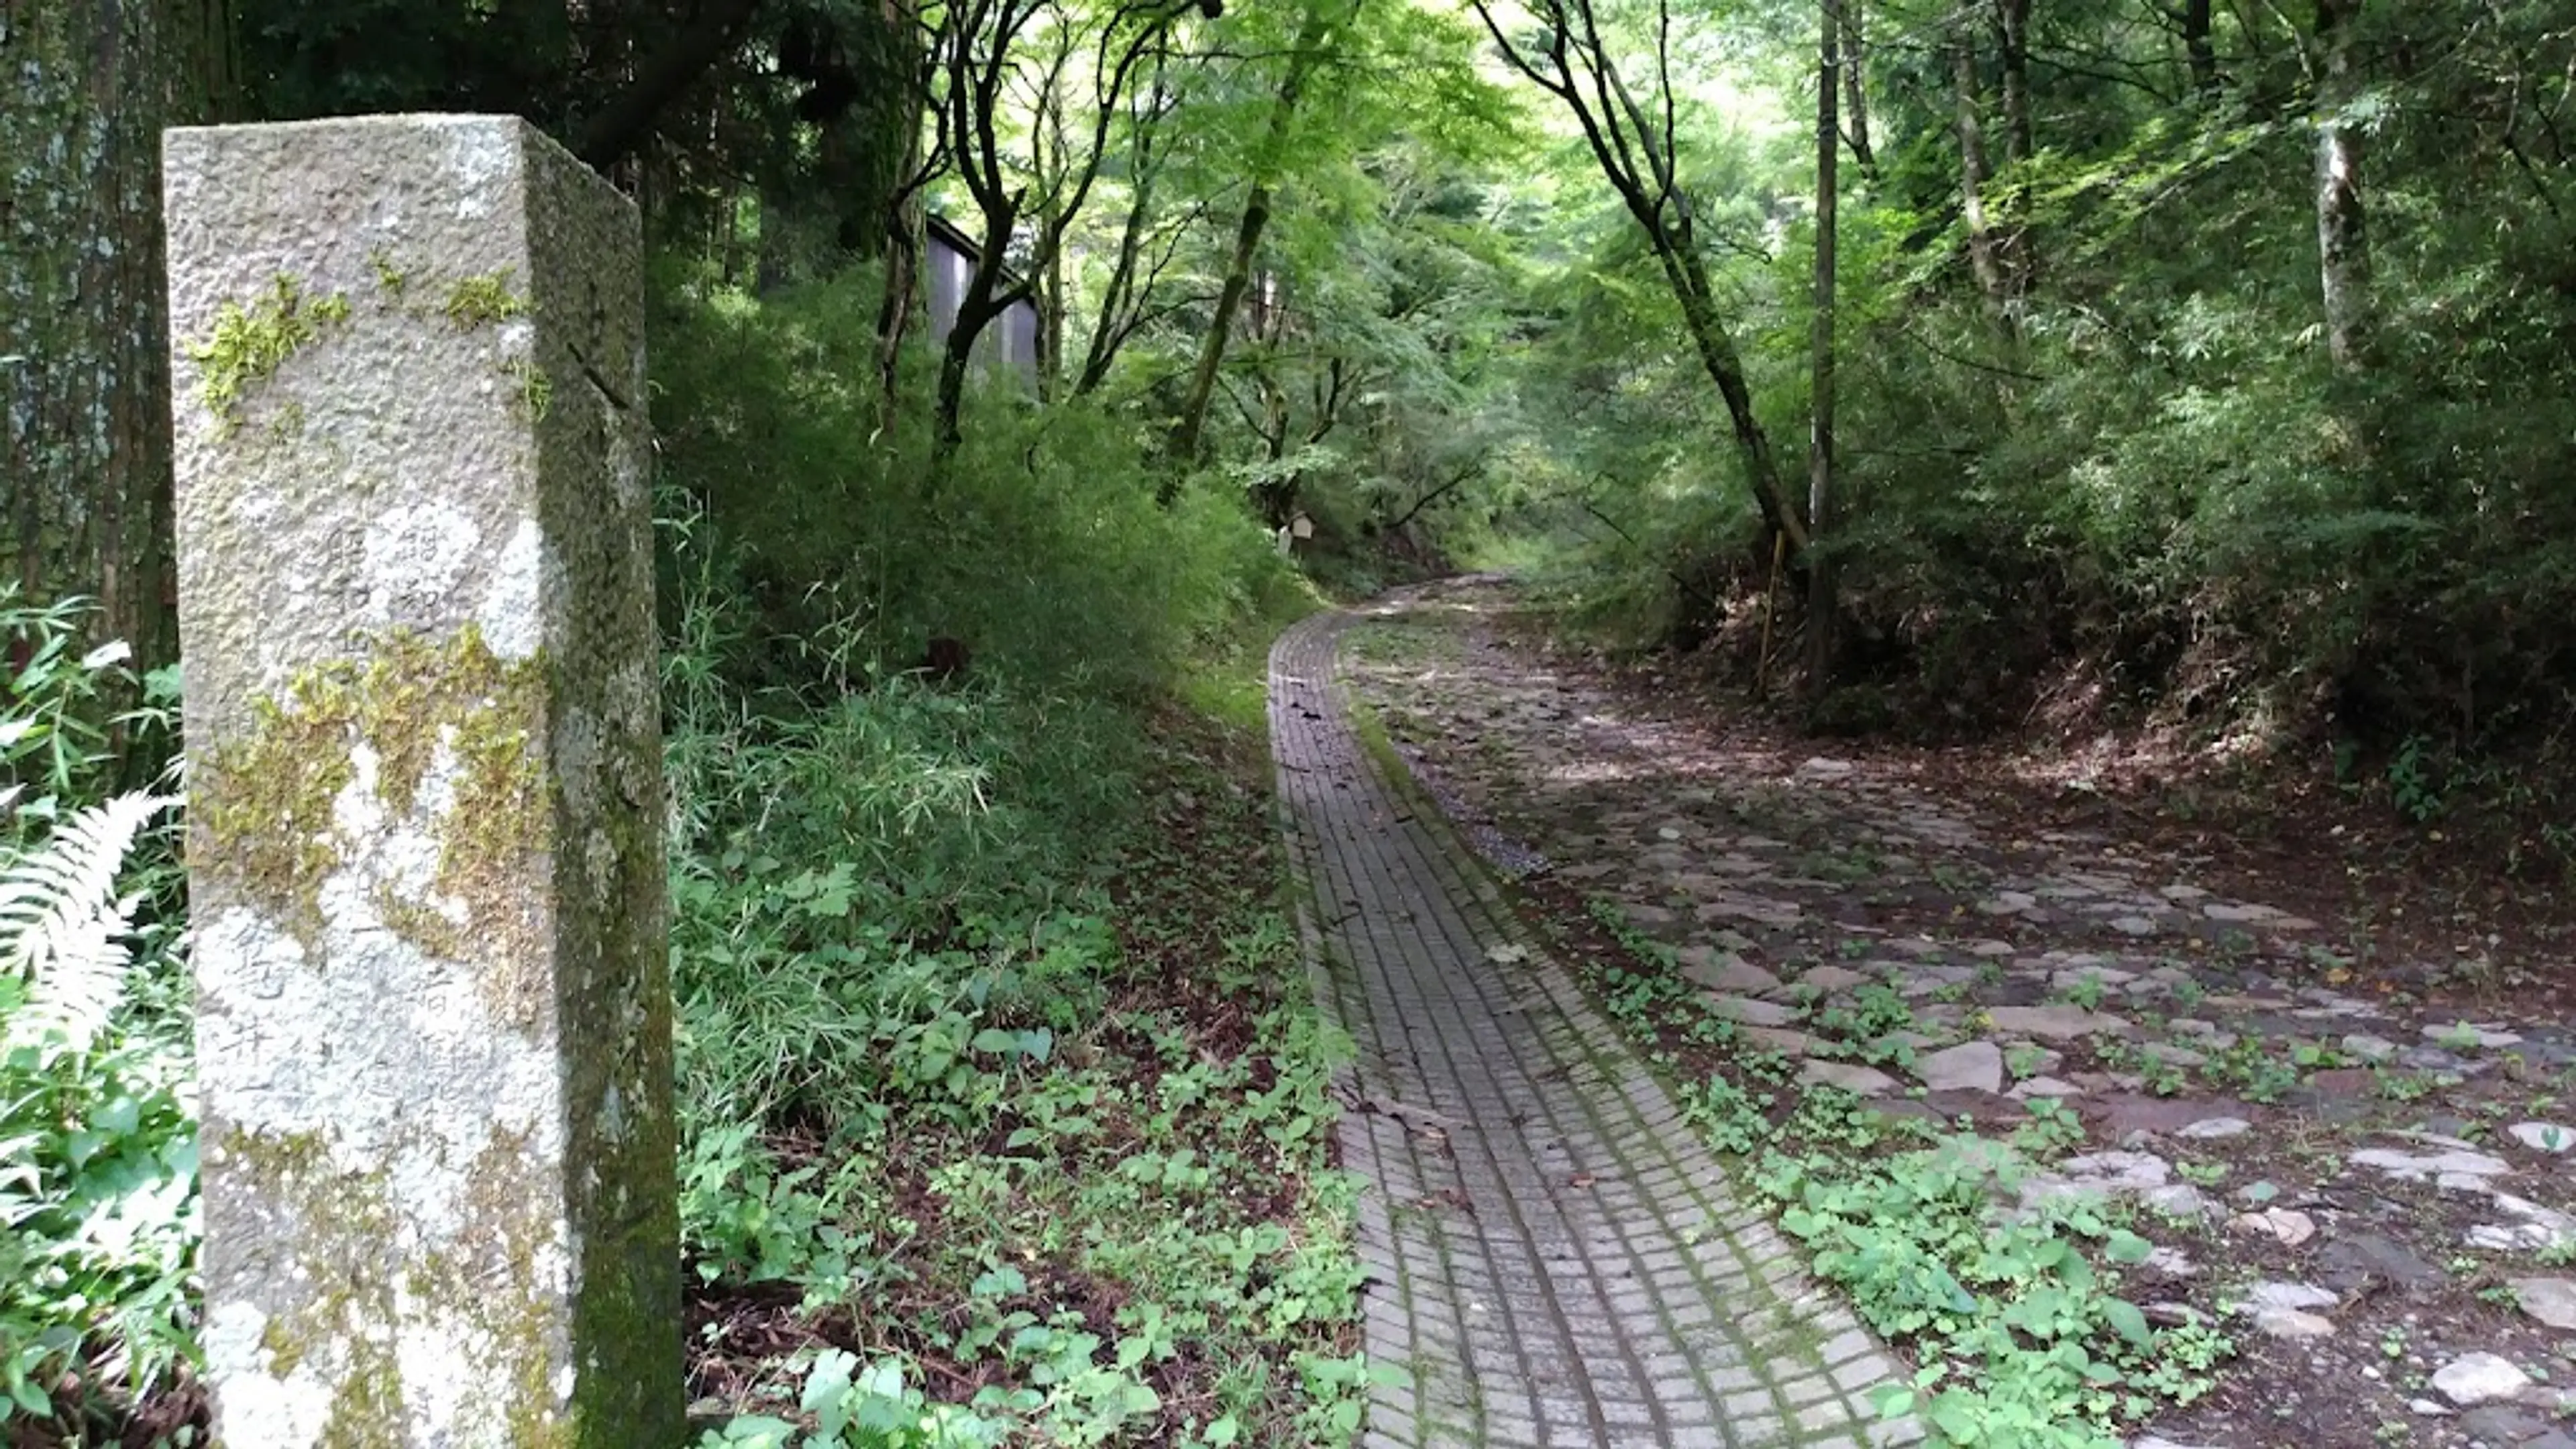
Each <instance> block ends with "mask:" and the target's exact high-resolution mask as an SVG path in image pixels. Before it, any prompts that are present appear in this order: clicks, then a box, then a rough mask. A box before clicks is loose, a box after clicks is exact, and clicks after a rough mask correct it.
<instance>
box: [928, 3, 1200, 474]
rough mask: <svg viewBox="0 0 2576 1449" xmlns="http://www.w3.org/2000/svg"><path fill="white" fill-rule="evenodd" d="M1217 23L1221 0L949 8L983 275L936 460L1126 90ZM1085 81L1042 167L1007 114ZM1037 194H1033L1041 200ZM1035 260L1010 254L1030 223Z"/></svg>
mask: <svg viewBox="0 0 2576 1449" xmlns="http://www.w3.org/2000/svg"><path fill="white" fill-rule="evenodd" d="M1202 9H1204V11H1205V13H1209V14H1214V13H1216V12H1217V11H1219V10H1221V9H1222V6H1221V5H1220V4H1218V3H1216V0H1117V3H1115V4H1112V5H1110V6H1107V7H1106V8H1102V9H1097V10H1094V9H1087V8H1083V7H1080V6H1077V5H1075V4H1073V3H1071V0H948V3H947V4H946V5H944V6H943V7H942V8H941V10H940V12H939V17H938V20H937V23H936V27H935V29H934V30H933V32H932V38H931V42H930V47H929V48H930V51H931V54H932V55H933V56H934V57H935V63H934V66H933V75H934V78H935V80H934V84H935V87H936V91H937V94H936V97H935V101H934V104H933V106H932V108H931V109H932V113H933V114H934V115H935V116H937V118H938V121H939V126H940V135H941V138H942V149H943V150H944V152H945V153H946V155H947V156H948V157H949V159H950V161H951V163H952V164H953V165H954V166H955V168H956V174H957V179H958V181H959V182H960V183H961V184H962V185H963V186H964V187H965V189H966V193H967V195H968V196H969V197H971V198H972V199H973V200H974V203H975V208H976V211H977V212H978V213H979V214H980V216H981V218H982V221H983V234H982V236H981V237H980V238H979V245H978V246H977V249H976V257H975V268H974V270H973V272H972V273H971V274H970V275H969V276H968V278H967V282H966V290H965V294H964V295H963V296H962V297H960V298H959V300H958V304H957V317H956V320H955V321H954V322H953V323H952V324H951V325H950V328H949V332H948V339H947V343H946V345H945V347H944V348H943V350H942V352H941V356H940V362H939V398H938V404H937V407H938V412H937V416H936V425H937V429H938V432H937V439H938V449H939V455H940V456H941V457H942V458H945V457H947V456H948V455H950V454H952V453H953V452H955V451H956V448H957V445H958V444H959V443H960V442H962V441H963V437H962V434H961V432H960V426H961V425H960V418H961V417H962V415H963V411H964V406H965V396H966V375H967V371H968V368H969V367H970V365H971V364H972V361H973V357H974V351H975V343H976V342H977V340H978V339H980V338H981V337H982V336H983V334H984V330H985V329H986V328H988V327H990V326H991V325H992V324H993V323H994V322H996V321H998V320H999V319H1000V318H1001V317H1002V316H1003V315H1004V314H1005V313H1007V312H1009V311H1010V309H1011V308H1012V307H1013V306H1015V305H1017V304H1018V303H1020V302H1023V301H1026V300H1028V299H1029V298H1030V297H1031V296H1032V295H1033V294H1034V293H1035V291H1036V289H1037V288H1038V286H1039V285H1040V284H1041V282H1042V281H1043V279H1044V278H1045V277H1046V276H1047V274H1048V272H1049V271H1050V269H1051V268H1053V267H1054V265H1055V262H1056V258H1057V256H1058V255H1059V254H1060V253H1061V252H1062V250H1063V248H1064V245H1065V238H1066V236H1067V234H1068V233H1069V232H1070V231H1071V230H1072V227H1073V224H1074V221H1075V219H1076V218H1077V217H1079V216H1080V214H1081V212H1082V208H1083V203H1084V202H1085V201H1086V200H1087V199H1088V198H1089V196H1090V194H1091V187H1092V184H1093V183H1094V182H1095V181H1096V180H1098V178H1099V175H1100V168H1101V164H1102V161H1103V158H1104V157H1105V156H1106V155H1107V154H1108V150H1109V140H1110V136H1111V132H1112V130H1113V128H1114V127H1115V126H1116V124H1117V120H1118V116H1119V113H1120V110H1121V101H1122V99H1123V98H1124V97H1125V95H1126V93H1127V87H1128V85H1129V83H1130V82H1131V81H1132V80H1134V79H1135V77H1136V75H1137V73H1138V71H1139V70H1140V69H1141V68H1142V67H1143V66H1144V65H1145V63H1146V61H1147V60H1148V59H1149V58H1150V57H1151V56H1153V55H1155V54H1156V53H1158V52H1159V51H1160V50H1161V48H1162V47H1163V46H1164V45H1165V44H1166V38H1167V36H1168V35H1169V34H1170V32H1171V30H1172V28H1173V27H1174V26H1175V25H1177V24H1179V23H1180V22H1181V20H1182V19H1183V17H1184V16H1186V15H1189V14H1194V13H1200V12H1201V11H1202ZM1077 71H1080V72H1081V73H1082V74H1081V77H1080V78H1081V79H1087V81H1088V85H1089V90H1090V97H1089V100H1090V104H1089V105H1088V106H1087V107H1086V110H1087V112H1088V114H1087V115H1085V116H1084V117H1083V119H1082V120H1081V121H1080V122H1078V123H1077V124H1076V125H1074V126H1073V127H1071V128H1069V130H1068V134H1067V140H1066V147H1065V150H1064V152H1063V154H1061V155H1060V156H1057V157H1055V158H1053V160H1052V161H1048V162H1045V163H1043V164H1042V163H1041V161H1040V160H1039V158H1037V157H1035V156H1032V155H1029V154H1026V153H1024V151H1023V150H1022V144H1021V142H1020V141H1018V140H1016V139H1015V138H1014V137H1013V136H1012V133H1011V129H1012V128H1011V124H1010V122H1011V117H1010V116H1009V115H1008V114H1007V113H1008V112H1009V111H1010V110H1011V108H1012V107H1013V106H1014V105H1015V104H1019V103H1020V98H1021V97H1022V96H1023V95H1026V94H1029V93H1032V92H1034V93H1037V94H1046V93H1050V92H1054V91H1056V90H1057V89H1058V88H1059V87H1070V86H1071V85H1073V84H1075V83H1076V80H1077V76H1076V72H1077ZM1033 188H1034V189H1035V194H1032V192H1033ZM1024 222H1025V223H1028V224H1030V230H1029V235H1028V255H1027V257H1026V260H1025V264H1024V266H1023V267H1022V269H1021V270H1020V271H1019V273H1018V274H1017V275H1016V276H1015V275H1013V274H1012V271H1011V268H1010V264H1009V261H1008V255H1009V253H1010V250H1011V246H1012V243H1013V241H1014V240H1015V239H1016V238H1017V237H1018V236H1019V235H1020V228H1021V226H1022V224H1023V223H1024Z"/></svg>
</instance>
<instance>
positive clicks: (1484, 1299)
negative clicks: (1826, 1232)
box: [1270, 613, 1916, 1449]
mask: <svg viewBox="0 0 2576 1449" xmlns="http://www.w3.org/2000/svg"><path fill="white" fill-rule="evenodd" d="M1353 617H1354V616H1352V615H1350V614H1345V613H1333V614H1323V615H1319V616H1317V617H1315V618H1312V619H1309V620H1307V621H1306V622H1304V623H1302V624H1299V625H1297V626H1296V627H1294V628H1292V629H1290V630H1289V631H1288V632H1287V633H1286V634H1285V635H1283V636H1282V637H1281V638H1280V640H1279V642H1278V644H1277V646H1276V647H1275V648H1274V649H1273V650H1272V653H1271V660H1270V727H1271V739H1272V746H1273V751H1274V754H1275V756H1276V759H1277V762H1278V771H1279V793H1280V799H1281V805H1282V813H1283V825H1284V827H1285V829H1286V831H1287V835H1288V839H1289V845H1290V850H1291V852H1292V860H1293V868H1294V869H1295V870H1296V871H1297V872H1298V873H1299V875H1300V877H1301V879H1302V880H1303V882H1304V884H1305V886H1306V898H1305V901H1304V903H1303V905H1302V907H1301V910H1300V921H1301V928H1302V930H1303V934H1304V936H1305V941H1306V947H1307V951H1308V956H1309V960H1310V962H1311V963H1312V965H1313V970H1314V975H1315V982H1316V990H1317V993H1318V995H1319V997H1320V999H1321V1000H1322V1001H1323V1003H1324V1005H1325V1007H1326V1009H1327V1010H1328V1011H1330V1012H1332V1013H1333V1014H1334V1016H1335V1017H1336V1019H1337V1020H1338V1021H1339V1023H1340V1024H1341V1025H1342V1026H1343V1027H1344V1028H1345V1029H1346V1030H1347V1031H1348V1032H1349V1033H1350V1035H1351V1037H1352V1038H1353V1040H1354V1041H1356V1042H1357V1044H1358V1048H1359V1050H1358V1057H1357V1060H1356V1062H1355V1063H1354V1064H1353V1066H1352V1068H1351V1069H1350V1071H1349V1074H1348V1077H1349V1079H1348V1082H1347V1084H1346V1086H1347V1090H1348V1092H1349V1094H1350V1096H1351V1097H1352V1099H1353V1100H1354V1102H1355V1104H1356V1107H1355V1110H1353V1111H1351V1112H1349V1113H1347V1114H1346V1115H1345V1116H1344V1118H1343V1121H1342V1125H1341V1145H1342V1151H1343V1161H1344V1165H1345V1166H1347V1167H1349V1168H1350V1169H1351V1170H1353V1171H1355V1172H1358V1173H1360V1174H1361V1175H1362V1176H1363V1177H1365V1178H1366V1179H1367V1181H1368V1182H1369V1184H1370V1190H1369V1191H1367V1192H1366V1193H1364V1194H1363V1196H1362V1199H1361V1204H1360V1212H1359V1224H1360V1237H1361V1248H1362V1251H1363V1254H1364V1255H1365V1257H1366V1259H1367V1261H1368V1264H1369V1267H1370V1271H1371V1282H1370V1284H1369V1287H1368V1290H1367V1294H1366V1307H1367V1348H1368V1354H1369V1357H1370V1359H1371V1361H1372V1362H1376V1363H1381V1364H1393V1365H1395V1366H1397V1367H1399V1368H1401V1369H1403V1370H1406V1372H1405V1373H1404V1374H1403V1375H1401V1378H1402V1379H1403V1380H1404V1382H1401V1383H1397V1384H1389V1385H1386V1386H1382V1387H1380V1388H1379V1389H1377V1390H1376V1391H1375V1395H1374V1397H1373V1399H1372V1402H1371V1407H1370V1414H1369V1419H1368V1423H1367V1427H1366V1430H1365V1441H1364V1442H1365V1444H1366V1445H1367V1446H1369V1449H1413V1446H1424V1449H1430V1446H1451V1445H1473V1446H1494V1449H1557V1446H1568V1449H1571V1446H1592V1445H1601V1446H1635V1449H1647V1446H1655V1449H1664V1446H1675V1449H1705V1446H1729V1449H1732V1446H1757V1445H1875V1444H1893V1443H1902V1442H1908V1441H1910V1440H1911V1439H1913V1438H1914V1437H1915V1436H1916V1434H1915V1431H1914V1429H1913V1427H1912V1426H1911V1425H1888V1424H1882V1423H1879V1422H1877V1421H1876V1419H1875V1416H1874V1414H1873V1412H1872V1410H1871V1407H1870V1404H1869V1398H1868V1393H1869V1390H1870V1389H1871V1388H1873V1387H1874V1386H1876V1385H1878V1384H1881V1383H1884V1382H1887V1381H1888V1380H1890V1379H1892V1378H1894V1377H1896V1376H1897V1373H1898V1369H1897V1365H1896V1364H1895V1363H1894V1362H1893V1361H1892V1360H1891V1359H1890V1358H1889V1356H1888V1355H1887V1354H1886V1352H1885V1351H1884V1350H1883V1349H1881V1348H1880V1347H1879V1346H1878V1344H1877V1343H1876V1342H1875V1341H1874V1340H1873V1339H1872V1338H1871V1337H1870V1335H1869V1334H1868V1333H1867V1332H1866V1331H1864V1330H1863V1329H1862V1328H1861V1327H1860V1325H1859V1323H1858V1322H1857V1321H1856V1320H1855V1319H1854V1318H1853V1317H1852V1315H1851V1313H1850V1312H1849V1311H1848V1310H1847V1309H1845V1308H1844V1307H1843V1306H1841V1305H1840V1304H1839V1303H1838V1302H1836V1301H1834V1300H1833V1299H1831V1298H1830V1297H1828V1296H1826V1295H1825V1294H1824V1293H1823V1292H1822V1290H1820V1289H1818V1288H1816V1287H1815V1286H1814V1285H1813V1284H1812V1283H1811V1282H1810V1281H1809V1280H1808V1279H1807V1278H1806V1277H1805V1275H1804V1273H1803V1271H1802V1270H1801V1268H1800V1267H1799V1265H1798V1263H1797V1259H1796V1257H1795V1253H1794V1250H1793V1249H1792V1247H1791V1246H1790V1245H1789V1244H1788V1242H1787V1241H1786V1240H1784V1239H1783V1238H1782V1237H1780V1236H1779V1234H1777V1233H1776V1232H1775V1231H1773V1229H1772V1227H1771V1225H1770V1223H1769V1221H1768V1219H1767V1218H1766V1217H1765V1215H1764V1214H1763V1213H1762V1212H1761V1211H1760V1210H1759V1209H1757V1208H1755V1207H1754V1206H1752V1205H1751V1204H1750V1203H1748V1202H1747V1201H1745V1200H1743V1199H1741V1198H1739V1197H1737V1196H1736V1195H1735V1194H1734V1192H1733V1191H1732V1190H1731V1189H1730V1187H1729V1185H1728V1183H1727V1181H1726V1179H1725V1176H1724V1173H1723V1170H1722V1169H1721V1168H1720V1166H1719V1164H1718V1163H1717V1161H1716V1160H1715V1159H1714V1158H1713V1157H1712V1156H1711V1155H1710V1154H1709V1153H1708V1152H1707V1151H1706V1150H1705V1149H1703V1148H1702V1147H1701V1146H1700V1145H1699V1143H1698V1141H1697V1139H1696V1137H1695V1135H1694V1134H1693V1132H1692V1131H1691V1129H1690V1127H1689V1125H1688V1124H1687V1123H1685V1122H1684V1121H1683V1120H1682V1117H1681V1111H1680V1107H1679V1104H1678V1103H1677V1102H1676V1101H1675V1100H1674V1099H1673V1097H1672V1095H1671V1093H1670V1092H1668V1091H1667V1090H1666V1089H1665V1087H1664V1086H1663V1085H1662V1084H1661V1083H1660V1082H1659V1081H1658V1080H1657V1079H1656V1078H1655V1077H1654V1076H1653V1075H1652V1074H1651V1073H1650V1072H1649V1071H1648V1069H1647V1068H1646V1066H1645V1065H1644V1063H1642V1062H1640V1061H1639V1060H1637V1059H1636V1058H1635V1057H1634V1056H1632V1055H1631V1054H1630V1053H1629V1052H1628V1051H1627V1050H1626V1048H1625V1047H1624V1046H1623V1045H1622V1044H1621V1043H1620V1041H1619V1040H1618V1035H1617V1033H1616V1031H1615V1030H1614V1029H1613V1028H1612V1026H1611V1025H1610V1023H1608V1022H1607V1021H1605V1020H1603V1019H1602V1018H1601V1017H1600V1016H1599V1015H1598V1014H1597V1013H1595V1012H1594V1011H1593V1010H1592V1009H1591V1008H1590V1007H1589V1006H1588V1005H1587V1004H1586V1003H1585V1001H1584V1000H1583V998H1582V996H1581V994H1580V993H1579V991H1578V990H1577V989H1576V987H1575V984H1574V982H1573V980H1572V978H1571V977H1570V976H1569V974H1568V973H1567V972H1566V971H1565V970H1564V969H1563V968H1562V967H1561V966H1560V965H1559V964H1557V963H1556V962H1555V961H1553V960H1551V959H1550V958H1549V955H1548V952H1547V950H1546V949H1545V948H1544V946H1543V945H1542V944H1541V943H1540V942H1539V941H1537V940H1535V939H1533V938H1532V937H1531V936H1530V935H1529V934H1528V933H1526V932H1525V931H1523V930H1522V929H1521V928H1520V927H1519V926H1518V925H1517V924H1516V923H1515V922H1514V920H1513V918H1512V915H1511V913H1510V911H1509V909H1508V908H1507V907H1506V905H1505V903H1504V901H1503V900H1502V897H1501V895H1500V893H1499V892H1498V891H1497V889H1496V888H1495V885H1494V883H1493V881H1492V879H1491V878H1490V877H1489V876H1487V874H1486V873H1485V871H1484V868H1483V866H1482V865H1481V864H1480V863H1479V862H1478V861H1477V860H1476V859H1475V857H1474V855H1473V853H1472V852H1471V851H1470V850H1469V848H1468V847H1467V845H1466V844H1465V843H1464V842H1462V841H1461V840H1460V838H1459V837H1458V836H1457V835H1456V834H1454V833H1453V832H1452V830H1451V829H1450V828H1449V826H1448V825H1447V823H1446V822H1444V821H1441V820H1439V819H1437V818H1436V817H1433V816H1431V815H1429V814H1427V813H1418V812H1417V810H1416V807H1415V804H1414V801H1415V799H1416V797H1415V796H1414V795H1413V794H1412V793H1410V792H1409V791H1407V790H1406V789H1404V788H1402V787H1400V786H1398V785H1397V784H1395V783H1394V782H1391V781H1390V780H1388V779H1387V778H1386V777H1385V774H1384V772H1383V771H1382V769H1381V768H1380V766H1379V765H1378V764H1377V763H1376V762H1374V761H1373V760H1372V758H1371V755H1370V752H1369V751H1368V749H1367V748H1366V747H1365V746H1364V745H1363V743H1362V741H1361V738H1360V736H1359V735H1358V733H1357V732H1356V731H1355V730H1354V728H1353V726H1352V724H1351V720H1350V717H1349V714H1348V711H1347V708H1346V704H1345V701H1344V698H1343V694H1342V691H1341V689H1340V687H1339V686H1338V684H1337V682H1336V680H1335V676H1334V670H1335V663H1334V656H1335V648H1336V643H1337V640H1338V638H1339V636H1340V634H1341V632H1342V630H1343V629H1344V628H1345V627H1346V626H1347V625H1348V624H1349V623H1350V622H1351V621H1352V619H1353Z"/></svg>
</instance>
